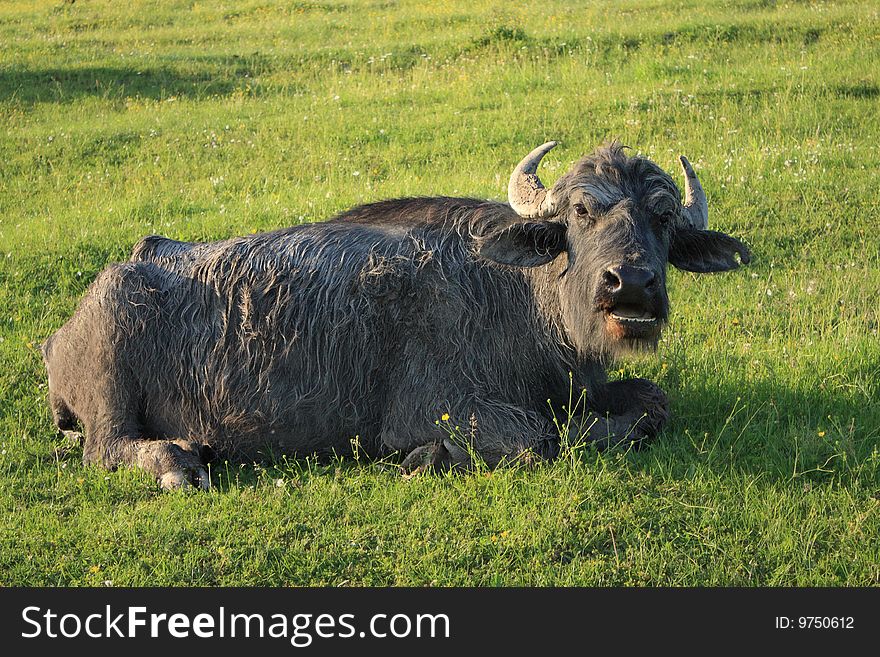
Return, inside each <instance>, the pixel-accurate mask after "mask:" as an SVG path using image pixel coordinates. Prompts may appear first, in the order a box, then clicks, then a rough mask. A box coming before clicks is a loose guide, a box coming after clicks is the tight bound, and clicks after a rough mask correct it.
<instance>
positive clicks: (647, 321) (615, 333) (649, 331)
mask: <svg viewBox="0 0 880 657" xmlns="http://www.w3.org/2000/svg"><path fill="white" fill-rule="evenodd" d="M603 320H604V321H603V323H604V329H605V335H606V337H607V340H606V344H607V345H608V346H610V347H612V349H613V351H615V352H633V351H656V349H657V343H658V342H659V340H660V333H661V331H662V329H663V321H662V320H661V319H660V318H659V317H648V316H647V315H645V316H639V317H635V316H633V317H626V316H620V315H617V314H616V313H614V312H613V311H608V310H606V311H604V312H603Z"/></svg>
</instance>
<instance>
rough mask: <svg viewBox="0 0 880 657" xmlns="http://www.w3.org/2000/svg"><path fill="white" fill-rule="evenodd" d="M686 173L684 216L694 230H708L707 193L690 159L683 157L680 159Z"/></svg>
mask: <svg viewBox="0 0 880 657" xmlns="http://www.w3.org/2000/svg"><path fill="white" fill-rule="evenodd" d="M678 159H679V160H680V161H681V168H682V170H683V171H684V215H685V218H686V219H687V222H688V224H690V226H691V227H692V228H698V229H700V230H706V229H707V228H708V227H709V205H708V203H706V192H704V191H703V186H702V185H701V184H700V181H699V179H698V178H697V174H696V173H695V172H694V168H693V167H692V166H691V163H690V162H688V159H687V158H686V157H685V156H684V155H682V156H681V157H679V158H678Z"/></svg>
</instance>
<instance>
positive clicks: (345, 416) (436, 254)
mask: <svg viewBox="0 0 880 657" xmlns="http://www.w3.org/2000/svg"><path fill="white" fill-rule="evenodd" d="M553 191H554V194H555V197H556V198H561V199H564V201H563V202H562V203H561V205H560V207H559V212H558V214H557V215H556V216H555V217H553V218H552V219H551V220H548V221H540V222H528V221H524V220H522V219H521V218H520V217H518V216H517V215H516V214H515V213H514V212H513V211H512V210H511V208H510V206H508V205H506V204H501V203H494V202H488V201H481V200H475V199H459V198H418V199H400V200H392V201H384V202H381V203H375V204H372V205H366V206H362V207H358V208H354V209H353V210H350V211H349V212H346V213H344V214H342V215H340V216H338V217H336V218H334V219H332V220H330V221H326V222H323V223H315V224H309V225H302V226H297V227H294V228H287V229H283V230H277V231H274V232H270V233H264V234H259V235H252V236H248V237H241V238H235V239H230V240H226V241H222V242H214V243H208V244H202V243H184V242H176V241H173V240H169V239H165V238H162V237H155V236H153V237H147V238H144V239H143V240H141V241H140V242H139V243H138V244H137V245H136V246H135V248H134V251H133V253H132V255H131V258H130V260H129V261H128V262H126V263H121V264H116V265H112V266H110V267H108V268H107V269H106V270H105V271H104V272H102V273H101V274H100V275H99V276H98V278H97V279H96V280H95V281H94V283H93V284H92V285H91V287H90V288H89V291H88V293H87V294H86V296H85V298H84V299H83V301H82V303H81V304H80V306H79V308H78V310H77V311H76V313H75V314H74V316H73V317H72V318H71V320H70V321H68V322H67V324H65V325H64V326H62V327H61V329H59V330H58V332H56V333H55V334H54V335H53V336H52V337H51V338H49V339H48V340H47V342H46V343H45V345H44V348H43V353H44V357H45V362H46V367H47V370H48V375H49V396H50V404H51V407H52V410H53V413H54V417H55V421H56V424H57V425H58V427H59V428H60V429H66V430H70V429H73V428H75V426H76V424H77V423H78V424H79V425H81V427H82V429H83V431H84V434H85V443H84V461H85V462H86V463H100V464H102V465H103V466H105V467H108V468H113V467H116V466H118V465H120V464H133V465H137V466H139V467H142V468H145V469H146V470H148V471H149V472H151V473H153V474H154V475H155V476H156V477H157V478H158V479H159V480H160V481H161V483H162V485H163V486H164V487H166V488H173V487H176V486H180V485H184V484H186V483H194V484H196V485H200V486H207V484H208V477H207V474H206V472H205V469H204V461H205V459H206V458H207V457H208V448H211V449H212V450H215V451H217V452H219V453H222V454H224V455H227V456H229V457H233V458H244V457H246V458H256V457H258V456H259V455H261V454H264V453H266V452H273V453H286V454H299V455H306V454H311V453H327V452H330V451H336V452H346V451H349V450H350V449H351V441H352V440H353V439H355V437H357V441H358V443H359V445H360V449H362V450H364V451H365V452H367V453H369V454H381V453H383V452H387V451H389V450H401V451H403V452H404V453H410V456H409V457H408V458H407V459H406V462H405V467H406V468H407V469H415V468H418V467H421V466H423V465H432V464H433V465H452V464H456V463H459V464H462V463H467V462H468V461H469V457H468V454H467V451H466V450H465V449H463V447H471V448H473V449H474V450H475V451H476V452H477V453H478V454H479V455H480V456H481V457H482V458H484V459H485V460H486V462H487V463H488V464H489V465H491V466H494V465H497V464H498V463H499V462H501V461H502V460H505V459H510V458H515V457H517V456H519V455H521V454H523V453H524V452H525V453H528V454H534V455H537V456H544V457H547V456H553V455H554V454H555V452H556V450H557V448H558V442H559V433H558V431H557V430H556V429H555V428H554V425H553V422H552V421H551V418H552V412H551V406H552V408H553V409H554V410H555V412H556V413H557V414H560V413H563V411H562V410H561V409H562V406H563V405H567V404H568V403H569V399H570V398H571V395H572V385H571V381H573V386H574V392H573V394H574V399H575V400H577V399H578V397H579V395H581V394H583V395H584V402H583V403H582V404H581V406H580V407H579V409H578V415H577V416H576V417H575V418H574V422H573V424H572V428H571V432H572V437H574V434H577V433H583V434H586V435H587V436H589V437H590V438H592V439H595V440H598V441H599V442H600V443H602V444H605V443H608V442H609V441H619V440H628V441H634V442H639V441H641V440H644V439H647V438H650V437H653V436H654V435H655V434H656V433H657V432H658V431H659V429H660V427H661V425H662V424H663V422H664V421H665V419H666V417H667V403H666V398H665V396H664V394H663V393H662V391H660V389H659V388H657V387H656V386H655V385H654V384H652V383H650V382H647V381H642V380H634V381H625V382H617V383H614V384H610V385H609V384H608V383H607V381H606V377H605V372H604V367H605V365H606V363H607V362H608V361H609V360H610V359H611V358H613V357H615V356H616V355H617V354H619V353H620V352H622V351H625V350H627V349H643V348H652V347H653V346H655V345H656V342H657V339H658V337H659V333H660V327H661V325H662V323H663V322H664V321H665V319H666V317H667V314H668V301H667V297H666V287H665V265H666V262H667V261H669V262H671V263H672V264H674V265H675V266H677V267H681V268H684V269H691V270H694V271H720V270H724V269H730V268H733V267H735V266H737V265H738V263H737V261H736V259H735V258H734V257H733V255H734V254H735V253H738V254H739V255H740V257H741V259H742V261H744V262H747V261H748V252H747V250H746V249H745V247H744V246H743V245H742V244H741V243H740V242H738V241H736V240H734V239H733V238H731V237H728V236H726V235H722V234H720V233H713V232H711V231H697V230H691V229H674V228H673V226H674V225H675V222H674V219H675V216H676V214H677V213H680V212H681V211H682V210H681V207H682V206H681V201H680V200H679V192H678V189H677V187H676V186H675V184H674V183H673V181H672V179H671V178H670V177H669V176H668V175H667V174H666V173H664V172H663V171H661V170H660V169H659V168H658V167H657V166H656V165H654V164H653V163H651V162H650V161H648V160H645V159H642V158H637V157H627V156H626V154H625V153H623V151H622V149H621V148H620V147H618V146H611V147H606V148H603V149H600V150H598V151H597V152H596V153H594V154H593V155H591V156H589V157H587V158H585V159H583V160H581V161H580V162H579V163H578V164H577V165H576V166H575V167H574V168H573V169H572V171H570V172H569V173H567V174H566V175H564V176H563V177H562V178H561V179H560V180H559V181H558V182H557V183H556V185H555V187H554V190H553ZM615 267H617V269H614V268H615ZM621 267H625V268H624V269H620V268H621ZM611 270H613V271H614V272H617V273H616V274H609V273H608V272H609V271H611ZM620 272H624V274H625V275H624V274H621V273H620ZM633 272H634V274H633ZM632 275H637V276H641V277H642V278H644V279H645V280H642V283H639V284H636V285H635V286H632V285H630V286H629V287H626V286H624V285H623V284H622V283H625V282H626V277H630V278H631V276H632ZM646 277H647V278H646ZM618 279H619V280H618ZM640 280H641V279H640ZM615 281H617V282H618V283H621V285H619V286H618V287H620V288H626V290H624V291H626V292H627V295H628V296H626V295H623V292H621V291H620V290H618V291H617V292H615V291H614V287H615V285H614V283H615ZM645 281H648V282H645ZM622 295H623V296H622ZM621 309H624V310H625V311H626V312H627V313H629V314H635V313H642V314H643V315H645V316H651V317H655V318H656V322H647V321H644V322H636V321H635V320H626V319H624V320H622V321H615V320H614V319H613V315H612V314H610V313H614V312H618V313H619V312H624V310H621ZM642 324H644V326H642ZM548 400H549V401H550V403H549V404H548ZM446 413H448V414H449V416H450V419H449V421H448V423H447V422H441V423H440V424H439V425H438V424H437V420H439V419H440V418H441V416H442V415H443V414H446ZM447 424H448V425H451V426H459V427H461V430H460V438H461V440H460V441H459V440H455V439H450V438H449V432H448V431H447ZM468 443H469V445H468Z"/></svg>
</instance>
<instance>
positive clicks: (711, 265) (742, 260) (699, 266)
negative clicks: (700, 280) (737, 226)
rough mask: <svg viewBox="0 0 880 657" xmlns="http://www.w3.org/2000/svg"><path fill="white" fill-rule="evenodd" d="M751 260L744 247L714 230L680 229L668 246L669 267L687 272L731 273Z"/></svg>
mask: <svg viewBox="0 0 880 657" xmlns="http://www.w3.org/2000/svg"><path fill="white" fill-rule="evenodd" d="M737 255H739V260H737V259H736V256H737ZM751 261H752V254H751V252H750V251H749V249H748V247H747V246H746V245H745V244H743V243H742V242H740V241H739V240H738V239H736V238H735V237H731V236H730V235H725V234H724V233H719V232H717V231H714V230H698V229H695V228H679V229H677V230H676V231H675V232H674V233H673V235H672V241H671V243H670V245H669V264H671V265H673V266H674V267H677V268H679V269H683V270H685V271H693V272H697V273H705V272H712V271H728V270H730V269H736V268H737V267H739V266H740V264H743V265H747V264H749V263H750V262H751Z"/></svg>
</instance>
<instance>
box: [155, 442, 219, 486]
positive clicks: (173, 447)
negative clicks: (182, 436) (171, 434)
mask: <svg viewBox="0 0 880 657" xmlns="http://www.w3.org/2000/svg"><path fill="white" fill-rule="evenodd" d="M203 451H204V450H203V446H202V445H200V444H198V443H195V442H192V441H189V440H154V441H148V442H144V443H143V444H142V445H141V446H140V447H139V448H138V452H137V465H138V467H140V468H143V469H144V470H146V471H147V472H149V473H151V474H153V475H154V476H155V477H156V480H157V481H158V482H159V485H160V486H161V487H162V489H163V490H176V489H178V488H190V487H192V488H196V489H199V490H208V488H210V487H211V479H210V477H209V476H208V470H207V469H206V468H205V464H204V462H203V460H202V453H203Z"/></svg>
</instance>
